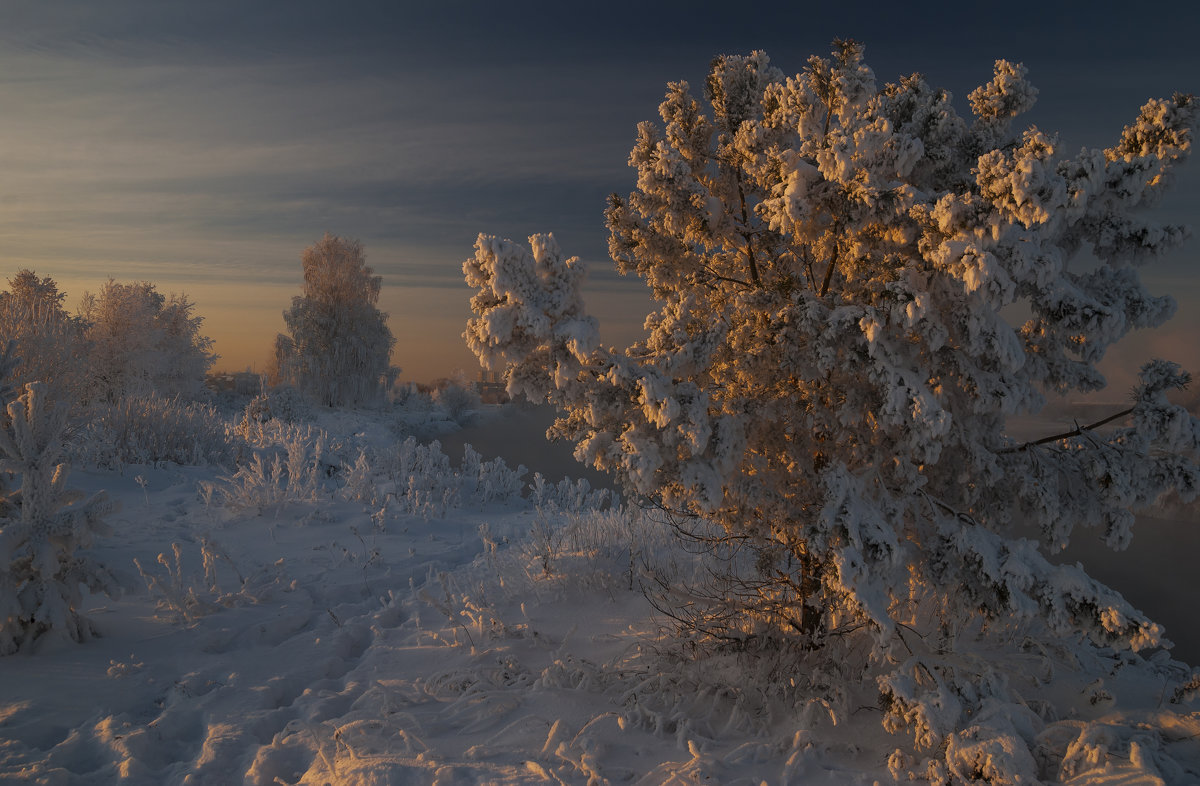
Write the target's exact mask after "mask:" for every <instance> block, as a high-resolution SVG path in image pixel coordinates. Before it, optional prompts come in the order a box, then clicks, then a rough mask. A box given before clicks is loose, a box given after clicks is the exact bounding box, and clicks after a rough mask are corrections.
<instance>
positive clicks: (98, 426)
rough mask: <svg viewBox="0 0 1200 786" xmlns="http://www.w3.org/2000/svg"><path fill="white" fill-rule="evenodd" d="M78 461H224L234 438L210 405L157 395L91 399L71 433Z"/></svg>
mask: <svg viewBox="0 0 1200 786" xmlns="http://www.w3.org/2000/svg"><path fill="white" fill-rule="evenodd" d="M70 442H71V447H72V454H73V455H74V456H75V458H76V460H77V461H79V462H84V463H88V464H93V465H96V466H100V467H110V468H119V467H120V466H121V465H123V464H155V465H158V464H164V463H172V464H189V465H202V464H227V463H229V462H230V461H231V460H232V459H233V455H234V443H233V439H232V436H231V434H230V432H229V428H228V427H227V426H226V424H225V419H224V418H223V417H221V415H220V413H218V412H217V411H216V410H215V409H213V407H211V406H210V405H208V404H204V403H200V402H195V401H184V400H183V399H181V398H179V397H178V396H174V397H171V398H167V397H165V396H160V395H157V394H153V393H152V394H150V395H148V396H127V397H125V398H123V399H121V400H120V401H118V402H116V403H114V404H95V405H93V407H92V408H91V411H90V417H89V419H88V421H87V423H85V424H84V425H83V426H82V427H81V428H79V429H78V430H77V431H76V433H75V434H74V435H73V436H72V438H71V440H70Z"/></svg>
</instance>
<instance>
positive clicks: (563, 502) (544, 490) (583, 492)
mask: <svg viewBox="0 0 1200 786" xmlns="http://www.w3.org/2000/svg"><path fill="white" fill-rule="evenodd" d="M529 501H530V502H531V503H532V504H533V506H534V507H537V508H553V509H556V510H561V511H568V512H572V513H575V512H579V511H582V510H602V509H604V508H605V507H607V506H608V505H611V504H612V502H613V495H612V492H610V491H609V490H608V489H595V490H592V486H591V484H590V483H588V482H587V480H585V479H583V478H580V479H579V480H572V479H571V478H563V479H562V480H560V481H559V482H558V483H549V482H547V480H546V479H545V478H544V477H542V475H541V473H537V472H535V473H534V475H533V482H532V483H530V484H529Z"/></svg>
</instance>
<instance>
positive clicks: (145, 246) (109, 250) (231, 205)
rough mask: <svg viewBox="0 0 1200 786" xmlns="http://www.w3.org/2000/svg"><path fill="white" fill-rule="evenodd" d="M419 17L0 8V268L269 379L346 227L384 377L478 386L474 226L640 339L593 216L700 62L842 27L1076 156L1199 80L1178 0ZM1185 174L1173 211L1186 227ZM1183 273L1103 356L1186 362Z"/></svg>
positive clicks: (371, 9) (882, 58)
mask: <svg viewBox="0 0 1200 786" xmlns="http://www.w3.org/2000/svg"><path fill="white" fill-rule="evenodd" d="M433 5H434V4H432V3H429V4H426V3H422V4H413V3H404V2H388V3H361V2H339V3H336V4H335V3H315V2H251V1H250V0H243V2H236V3H234V2H221V1H218V2H188V3H172V2H162V1H161V0H160V1H154V2H150V1H143V0H139V1H138V2H125V1H122V0H106V1H105V2H95V1H94V0H93V1H92V2H54V3H48V2H0V173H3V176H2V177H0V260H2V262H0V274H3V276H4V277H5V278H7V277H8V276H10V275H11V274H12V273H13V272H15V271H16V270H17V269H18V268H19V267H32V268H33V269H35V270H37V271H38V272H39V273H41V274H46V275H51V276H53V277H54V278H55V279H56V280H58V281H59V283H60V285H61V286H62V288H63V289H64V290H65V291H67V293H68V295H69V302H70V303H72V304H73V303H75V302H76V301H77V300H78V296H79V295H80V294H82V291H83V290H84V289H92V290H95V289H96V288H97V287H98V286H99V284H100V283H101V282H102V281H103V280H104V279H106V278H107V277H109V276H112V277H114V278H116V279H118V280H131V279H145V280H150V281H154V282H157V283H158V284H159V288H160V289H161V290H165V291H185V292H187V293H188V294H189V295H191V296H192V297H193V299H194V300H196V301H197V304H198V309H199V311H200V313H201V314H203V315H205V316H206V318H207V323H206V327H207V332H208V333H209V334H210V335H212V336H213V337H214V338H216V339H217V343H218V347H217V348H218V351H219V352H220V353H221V354H222V355H223V356H224V357H223V359H222V361H221V362H220V363H219V365H221V366H223V367H230V368H241V367H245V366H247V365H251V364H257V365H260V366H261V363H262V361H263V359H264V358H265V355H266V351H267V347H268V346H269V344H270V341H271V338H272V336H273V335H274V333H275V332H276V331H278V330H280V329H281V328H282V319H281V317H280V313H281V312H282V311H283V309H284V308H286V306H287V305H288V302H289V299H290V297H291V296H292V295H293V294H296V293H297V292H298V291H299V281H300V266H299V255H300V252H301V250H302V249H303V248H304V247H305V246H306V245H308V244H309V243H311V242H313V241H314V240H316V239H317V238H319V237H320V236H321V235H322V234H323V233H324V232H325V231H330V232H334V233H336V234H342V235H348V236H352V237H357V238H359V239H360V240H362V241H363V243H364V245H365V246H366V249H367V253H368V257H369V261H370V263H371V264H372V265H373V266H374V267H375V269H376V271H377V272H378V273H380V274H381V275H383V279H384V294H383V307H384V309H385V310H387V311H388V312H389V313H390V314H391V316H392V320H391V325H392V329H393V332H394V333H395V334H396V336H397V338H398V340H399V344H398V347H397V351H396V355H395V357H394V360H395V362H396V363H397V364H398V365H400V366H402V367H404V369H405V374H404V376H406V377H409V378H413V379H430V378H433V377H435V376H441V375H446V374H449V373H451V372H452V371H453V370H454V369H455V368H464V369H467V370H471V369H472V368H473V361H472V358H471V356H470V355H469V353H468V352H467V351H466V350H465V348H463V347H462V341H461V338H460V337H459V334H460V333H461V331H462V323H463V320H465V318H466V315H467V300H468V298H469V297H470V292H469V290H467V288H466V287H465V285H463V284H462V281H461V272H460V266H461V263H462V260H463V259H465V258H466V257H468V256H470V255H471V253H472V243H473V241H474V237H475V235H476V234H477V233H479V232H489V233H494V234H501V235H506V236H510V237H522V238H523V237H525V236H527V235H529V234H530V233H533V232H540V231H553V232H555V234H556V235H557V236H558V238H559V241H560V244H561V245H562V246H563V248H564V250H566V251H567V252H568V253H572V254H578V255H580V256H582V257H584V258H585V259H587V260H589V261H590V262H592V271H593V273H592V279H591V284H590V290H589V294H588V301H589V306H590V307H591V309H592V311H593V312H595V313H596V314H597V315H598V316H599V317H600V318H601V320H602V325H603V330H604V333H605V336H606V338H608V339H609V340H610V341H613V342H615V343H624V342H625V341H627V340H628V339H629V338H630V337H631V336H632V335H634V334H635V333H636V332H637V329H638V327H639V326H640V323H641V316H642V315H644V313H645V310H646V307H647V301H646V299H645V297H644V296H643V295H642V294H641V293H640V285H639V284H638V283H637V282H636V281H625V280H621V279H619V277H617V276H616V275H615V274H614V273H613V272H612V270H611V266H610V265H609V264H608V263H607V258H606V253H605V249H606V244H607V236H606V232H605V230H604V226H603V217H602V211H603V207H604V199H605V197H606V195H607V194H609V193H611V192H614V191H616V192H620V193H625V192H628V191H629V190H630V189H631V188H632V186H633V173H632V171H631V170H629V169H628V168H627V166H626V164H625V162H626V159H627V156H628V151H629V148H630V146H631V145H632V142H633V138H634V132H635V127H636V124H637V122H638V121H640V120H646V119H656V117H657V105H658V102H659V100H660V99H661V96H662V94H663V91H664V89H665V86H666V83H667V82H668V81H671V80H678V79H686V80H688V81H690V82H692V83H693V84H699V83H700V81H701V80H702V79H703V76H704V73H705V70H706V67H707V64H708V62H709V60H710V59H711V58H712V56H713V55H715V54H718V53H740V52H748V51H751V50H753V49H764V50H765V51H767V52H768V53H769V54H770V55H771V57H772V60H773V61H774V63H775V64H776V65H778V66H779V67H780V68H782V69H783V70H784V71H785V72H788V73H795V72H797V71H799V70H800V69H801V68H802V67H803V65H804V61H805V59H806V58H807V56H808V55H810V54H824V53H826V52H827V51H828V49H829V42H830V41H831V40H832V39H833V38H834V37H853V38H856V39H858V40H860V41H863V42H864V43H865V44H866V46H867V59H868V62H869V64H870V65H871V66H872V68H873V69H874V70H875V73H876V77H877V78H878V79H879V80H880V81H881V82H883V81H892V80H894V79H896V78H897V77H899V76H901V75H904V74H908V73H911V72H913V71H921V72H923V73H925V74H926V75H927V77H928V78H929V80H930V81H931V82H933V83H934V84H937V85H940V86H943V87H946V88H948V89H950V90H951V91H952V92H953V93H954V95H955V96H956V100H957V101H958V102H959V103H960V104H961V105H962V110H963V111H964V112H965V98H966V94H967V93H968V92H970V90H971V89H972V88H974V87H975V86H977V85H978V84H980V83H982V82H984V81H986V80H987V79H988V78H989V77H990V72H991V66H992V62H993V61H994V60H995V59H997V58H1001V57H1003V58H1007V59H1010V60H1017V61H1022V62H1024V63H1025V64H1026V65H1027V66H1028V67H1029V69H1030V78H1031V80H1032V81H1033V82H1034V84H1036V85H1037V86H1038V87H1039V88H1040V90H1041V95H1040V99H1039V105H1038V107H1036V108H1035V110H1034V111H1033V113H1032V114H1031V116H1030V117H1029V121H1030V122H1033V123H1036V124H1038V125H1039V126H1040V127H1042V128H1045V129H1048V130H1057V131H1059V132H1060V133H1061V135H1062V137H1063V139H1064V140H1065V141H1066V142H1067V144H1068V146H1074V145H1080V146H1082V145H1089V146H1099V145H1105V144H1108V143H1110V142H1111V141H1112V140H1113V139H1115V138H1116V135H1117V134H1118V133H1119V131H1120V128H1121V127H1122V125H1123V124H1124V123H1126V122H1128V121H1130V120H1131V119H1132V118H1133V117H1134V116H1135V114H1136V111H1137V108H1138V107H1139V106H1140V105H1141V104H1142V103H1143V102H1144V101H1145V100H1146V99H1148V98H1150V97H1153V96H1162V95H1169V94H1170V93H1172V92H1175V91H1184V92H1188V91H1192V92H1195V91H1197V90H1200V56H1198V55H1197V54H1196V47H1195V46H1194V35H1195V30H1196V29H1197V28H1198V27H1200V12H1197V11H1194V10H1190V8H1189V6H1188V5H1187V4H1183V3H1180V4H1177V5H1175V6H1174V7H1172V5H1171V4H1162V3H1157V4H1148V5H1146V6H1145V7H1146V8H1147V9H1148V10H1147V12H1146V13H1145V14H1143V16H1144V17H1145V19H1141V18H1134V17H1133V15H1134V14H1135V13H1137V8H1136V7H1130V6H1124V7H1123V10H1122V11H1120V12H1113V11H1106V10H1104V9H1103V5H1104V4H1097V3H1092V4H1053V3H1043V4H1040V5H1030V6H1020V5H1014V4H1005V5H990V6H988V7H986V8H984V7H980V8H976V7H974V6H975V5H976V4H970V6H968V4H953V5H941V4H913V3H909V4H903V5H901V4H895V5H890V4H888V5H885V4H866V3H860V4H856V5H855V6H854V7H853V8H851V9H849V10H844V11H829V10H821V11H819V10H808V9H806V8H805V6H806V5H810V4H803V3H795V2H790V3H759V4H755V5H749V4H730V5H728V6H725V7H717V6H711V7H710V6H706V5H704V4H699V3H695V2H691V3H652V2H643V3H636V4H633V3H586V4H584V3H567V2H562V3H532V2H505V3H495V2H490V3H472V2H458V3H455V2H446V3H442V4H438V6H437V7H436V8H434V7H433ZM827 5H828V4H827ZM1196 170H1197V166H1196V162H1192V163H1191V164H1190V165H1189V166H1188V168H1187V170H1186V172H1185V173H1184V176H1183V177H1182V178H1180V181H1179V183H1178V185H1177V188H1176V190H1175V193H1174V194H1173V195H1172V197H1171V198H1170V199H1168V200H1166V201H1165V202H1164V204H1163V205H1162V206H1161V210H1162V212H1163V214H1164V215H1166V216H1168V217H1170V218H1171V219H1174V220H1179V221H1188V222H1191V221H1193V219H1194V218H1195V216H1196V215H1197V213H1198V212H1200V210H1198V208H1200V174H1198V173H1197V171H1196ZM1197 255H1198V253H1197V247H1196V245H1195V243H1193V245H1191V246H1190V247H1189V248H1188V249H1186V250H1185V252H1183V253H1180V254H1176V255H1175V256H1174V257H1172V258H1171V259H1170V260H1168V261H1167V263H1166V264H1165V265H1162V266H1160V267H1159V272H1157V273H1155V274H1154V275H1151V276H1149V279H1150V282H1151V285H1152V286H1153V285H1155V284H1156V283H1157V285H1158V288H1162V289H1169V290H1170V291H1173V292H1175V293H1177V294H1178V296H1179V298H1180V300H1181V314H1180V317H1179V318H1177V321H1176V323H1175V325H1174V326H1173V327H1172V329H1171V330H1169V331H1165V332H1163V333H1162V334H1160V335H1156V336H1140V337H1138V338H1137V339H1136V340H1135V341H1134V342H1133V343H1132V345H1131V346H1130V348H1129V349H1127V350H1124V351H1123V352H1121V353H1118V355H1117V357H1116V358H1114V362H1116V361H1119V362H1120V363H1124V364H1125V365H1128V364H1129V363H1136V362H1138V361H1137V358H1138V357H1139V356H1140V355H1142V354H1144V353H1145V352H1146V351H1148V348H1158V347H1160V346H1162V347H1168V348H1170V349H1174V350H1178V351H1182V352H1183V353H1184V354H1185V355H1186V354H1187V353H1188V352H1190V353H1191V356H1190V357H1184V358H1183V359H1184V360H1185V361H1196V362H1200V352H1198V351H1197V350H1196V348H1195V347H1194V346H1193V345H1194V344H1195V343H1196V342H1194V341H1192V340H1191V339H1192V337H1194V336H1195V335H1196V328H1197V327H1200V320H1198V319H1197V318H1196V317H1195V315H1194V312H1195V311H1196V308H1195V306H1196V304H1197V303H1198V302H1200V296H1198V293H1200V288H1198V287H1197V286H1196V285H1195V279H1196V276H1195V273H1194V272H1193V268H1192V266H1191V261H1192V260H1195V259H1196V257H1197ZM1177 354H1178V352H1177ZM1193 365H1194V364H1193ZM1114 379H1120V375H1119V374H1114Z"/></svg>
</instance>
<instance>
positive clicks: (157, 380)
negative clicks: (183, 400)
mask: <svg viewBox="0 0 1200 786" xmlns="http://www.w3.org/2000/svg"><path fill="white" fill-rule="evenodd" d="M194 308H195V304H194V303H192V302H191V301H190V300H189V299H188V298H187V296H186V295H182V294H171V295H169V296H166V295H162V294H160V293H159V292H158V291H157V289H156V288H155V286H154V284H151V283H149V282H146V281H141V282H137V283H133V284H118V283H117V282H115V281H113V280H112V279H109V280H108V281H107V282H105V284H104V285H103V286H102V287H100V293H99V294H98V295H93V294H91V293H89V292H85V293H84V295H83V302H82V305H81V307H80V316H81V317H82V319H83V320H84V321H85V322H86V323H87V328H86V337H87V340H88V342H89V348H88V385H87V390H86V397H87V400H88V401H105V402H109V403H112V402H116V401H119V400H121V399H122V398H124V397H126V396H131V395H132V396H144V395H148V394H150V393H159V394H162V395H165V396H194V395H196V394H197V393H199V392H200V391H201V390H202V389H203V387H204V375H205V374H206V373H207V372H208V370H209V368H210V367H211V366H212V364H213V362H214V361H215V360H216V357H217V356H216V355H214V354H213V353H212V343H213V342H212V339H210V338H209V337H208V336H205V335H203V334H201V333H200V328H201V326H202V324H203V322H204V318H203V317H200V316H196V315H194V314H193V309H194Z"/></svg>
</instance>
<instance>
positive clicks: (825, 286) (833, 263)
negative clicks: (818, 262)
mask: <svg viewBox="0 0 1200 786" xmlns="http://www.w3.org/2000/svg"><path fill="white" fill-rule="evenodd" d="M837 259H838V247H837V245H836V244H834V247H833V255H832V256H830V257H829V267H827V268H825V280H824V281H822V282H821V291H820V292H818V293H817V296H818V297H825V293H827V292H828V291H829V282H830V281H832V280H833V269H834V268H835V267H837Z"/></svg>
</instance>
